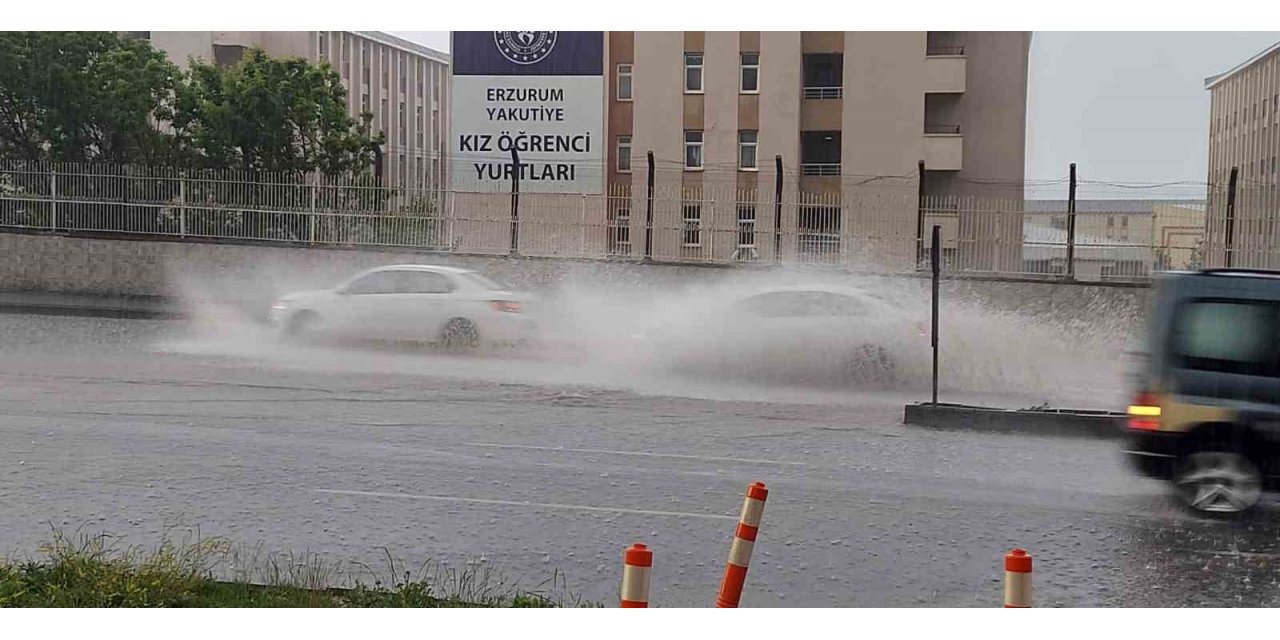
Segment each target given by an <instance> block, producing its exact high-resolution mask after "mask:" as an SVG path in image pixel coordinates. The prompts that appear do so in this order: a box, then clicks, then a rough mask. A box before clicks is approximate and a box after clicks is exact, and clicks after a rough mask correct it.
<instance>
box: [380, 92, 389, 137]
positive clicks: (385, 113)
mask: <svg viewBox="0 0 1280 640" xmlns="http://www.w3.org/2000/svg"><path fill="white" fill-rule="evenodd" d="M381 115H382V118H381V119H380V120H379V121H378V125H379V126H381V127H382V133H383V135H385V134H386V133H387V130H388V129H390V128H391V107H390V106H388V105H387V99H386V98H383V99H382V114H381Z"/></svg>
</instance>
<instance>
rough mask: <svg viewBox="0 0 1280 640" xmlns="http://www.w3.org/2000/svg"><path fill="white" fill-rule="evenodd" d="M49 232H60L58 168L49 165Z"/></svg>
mask: <svg viewBox="0 0 1280 640" xmlns="http://www.w3.org/2000/svg"><path fill="white" fill-rule="evenodd" d="M49 198H50V200H51V202H50V211H49V230H50V231H57V230H58V167H57V165H49Z"/></svg>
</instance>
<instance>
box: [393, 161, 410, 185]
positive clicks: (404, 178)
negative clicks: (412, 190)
mask: <svg viewBox="0 0 1280 640" xmlns="http://www.w3.org/2000/svg"><path fill="white" fill-rule="evenodd" d="M396 173H397V174H398V175H399V178H400V188H401V189H403V188H404V187H405V185H406V184H408V182H409V181H408V177H409V165H408V163H406V162H405V161H404V154H403V153H402V154H400V162H399V164H398V165H397V166H396Z"/></svg>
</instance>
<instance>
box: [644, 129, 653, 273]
mask: <svg viewBox="0 0 1280 640" xmlns="http://www.w3.org/2000/svg"><path fill="white" fill-rule="evenodd" d="M646 160H647V161H648V163H649V175H648V176H647V178H646V180H647V182H648V196H647V197H646V199H645V206H644V209H645V210H644V261H645V262H648V261H650V260H653V151H649V152H648V154H647V155H646Z"/></svg>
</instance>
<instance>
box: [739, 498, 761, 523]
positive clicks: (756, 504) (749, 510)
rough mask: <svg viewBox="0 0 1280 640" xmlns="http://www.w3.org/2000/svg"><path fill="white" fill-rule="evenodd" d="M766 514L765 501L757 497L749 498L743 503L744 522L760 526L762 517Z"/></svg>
mask: <svg viewBox="0 0 1280 640" xmlns="http://www.w3.org/2000/svg"><path fill="white" fill-rule="evenodd" d="M763 515H764V501H763V500H756V499H755V498H747V500H746V502H744V503H742V518H741V520H742V524H745V525H748V526H752V527H758V526H760V517H761V516H763Z"/></svg>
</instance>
